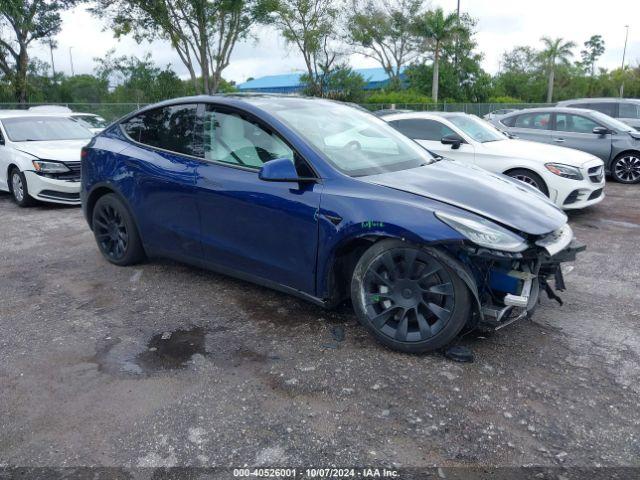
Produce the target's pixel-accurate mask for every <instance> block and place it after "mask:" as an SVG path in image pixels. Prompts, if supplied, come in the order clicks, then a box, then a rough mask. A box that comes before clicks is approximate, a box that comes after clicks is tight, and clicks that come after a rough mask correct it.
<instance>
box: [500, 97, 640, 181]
mask: <svg viewBox="0 0 640 480" xmlns="http://www.w3.org/2000/svg"><path fill="white" fill-rule="evenodd" d="M493 123H494V124H495V125H496V126H497V127H498V128H500V129H501V130H504V131H506V132H508V133H511V134H513V135H516V136H518V137H519V138H523V139H526V140H533V141H535V142H543V143H550V144H552V145H559V146H563V147H569V148H575V149H577V150H582V151H585V152H588V153H591V154H592V155H595V156H596V157H599V158H601V159H602V160H603V161H604V165H605V170H606V172H607V173H608V174H610V175H611V176H612V177H613V179H614V180H616V181H618V182H620V183H638V182H640V132H638V131H636V130H634V129H633V128H632V127H630V126H629V125H627V124H625V123H622V122H620V121H619V120H616V119H615V118H611V117H609V116H608V115H605V114H603V113H600V112H596V111H594V110H585V109H581V108H561V107H548V108H530V109H525V110H518V111H517V112H513V113H510V114H508V115H505V116H503V117H501V118H499V119H496V120H494V121H493Z"/></svg>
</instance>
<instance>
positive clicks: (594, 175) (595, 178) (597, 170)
mask: <svg viewBox="0 0 640 480" xmlns="http://www.w3.org/2000/svg"><path fill="white" fill-rule="evenodd" d="M588 173H589V180H591V181H592V182H593V183H600V182H601V181H602V177H603V175H604V171H603V168H602V165H598V166H597V167H591V168H590V169H589V170H588Z"/></svg>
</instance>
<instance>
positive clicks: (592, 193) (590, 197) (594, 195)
mask: <svg viewBox="0 0 640 480" xmlns="http://www.w3.org/2000/svg"><path fill="white" fill-rule="evenodd" d="M602 190H603V189H602V188H599V189H597V190H594V191H593V192H591V195H589V200H593V199H594V198H598V197H599V196H600V195H602Z"/></svg>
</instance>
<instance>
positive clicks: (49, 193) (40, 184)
mask: <svg viewBox="0 0 640 480" xmlns="http://www.w3.org/2000/svg"><path fill="white" fill-rule="evenodd" d="M23 173H24V176H25V178H26V180H27V189H28V190H29V195H31V196H32V197H33V198H35V199H37V200H41V201H43V202H51V203H63V204H65V205H80V182H79V181H77V180H58V179H55V178H47V177H44V176H42V175H38V174H37V173H36V172H33V171H25V172H23Z"/></svg>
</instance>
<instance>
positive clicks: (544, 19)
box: [32, 0, 640, 83]
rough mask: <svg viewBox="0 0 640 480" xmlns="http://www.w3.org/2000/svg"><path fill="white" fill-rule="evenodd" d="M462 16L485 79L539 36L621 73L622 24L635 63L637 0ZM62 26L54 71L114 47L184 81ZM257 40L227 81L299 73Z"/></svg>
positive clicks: (536, 5) (548, 4)
mask: <svg viewBox="0 0 640 480" xmlns="http://www.w3.org/2000/svg"><path fill="white" fill-rule="evenodd" d="M431 5H432V6H438V5H439V6H442V7H443V8H444V9H445V11H451V10H453V9H455V8H456V0H437V1H433V2H432V3H431ZM461 10H462V11H466V12H468V13H470V14H471V15H472V16H473V17H475V18H477V19H478V26H477V30H478V34H477V41H478V44H479V49H480V51H481V52H483V54H484V60H483V66H484V68H485V69H486V70H488V71H489V72H491V73H495V72H496V71H497V70H498V68H499V61H500V56H501V55H502V53H503V52H504V51H506V50H509V49H511V48H512V47H514V46H516V45H532V46H534V47H539V46H540V42H539V39H540V37H542V36H544V35H547V36H550V37H563V38H564V39H567V40H573V41H574V42H576V43H577V44H578V45H579V47H582V43H583V42H584V41H585V40H587V39H588V38H589V37H590V36H591V35H595V34H600V35H602V36H603V38H604V40H605V45H606V53H605V54H604V56H603V57H602V58H601V59H600V61H599V65H600V66H602V67H606V68H609V69H611V68H616V67H619V66H620V64H621V61H622V50H623V46H624V32H625V28H624V26H625V25H626V24H629V43H628V45H627V57H626V58H627V63H628V62H631V64H633V65H637V64H638V63H639V62H640V1H639V0H607V1H606V2H602V1H596V0H537V1H536V2H531V1H523V0H490V1H487V0H461ZM63 20H64V23H63V26H62V31H61V32H60V34H59V35H58V36H57V41H58V49H57V50H54V62H55V66H56V70H63V71H64V72H65V73H67V74H70V73H71V62H70V56H69V49H70V48H71V53H72V55H73V66H74V71H75V73H76V74H79V73H92V72H93V68H94V66H95V62H94V61H93V59H94V58H95V57H103V56H104V55H105V53H106V52H107V51H108V50H109V49H110V48H115V49H116V53H117V54H118V55H132V54H135V55H137V56H142V55H144V54H145V53H147V52H150V53H151V55H152V57H153V59H154V61H155V62H156V63H157V64H158V65H160V66H165V65H168V64H170V65H171V66H172V67H173V69H174V70H175V71H176V72H177V73H178V74H179V75H180V76H183V77H186V76H187V71H186V69H185V68H184V66H183V65H182V63H181V62H180V60H179V58H178V56H177V55H176V54H175V53H174V52H173V51H172V50H171V48H170V47H169V46H168V45H167V44H163V43H161V42H156V43H154V44H148V43H147V44H142V45H138V44H136V42H135V41H134V40H133V39H131V38H125V39H121V40H116V39H114V38H113V35H112V34H111V33H110V32H109V31H103V29H104V24H103V23H102V22H101V21H100V20H99V19H97V18H95V17H93V16H91V15H89V13H87V12H86V11H85V8H83V7H79V8H76V9H73V10H70V11H68V12H65V13H64V14H63ZM634 21H635V24H634ZM256 36H257V37H258V38H257V39H256V40H249V41H246V42H243V43H242V44H239V45H237V46H236V49H235V50H234V54H233V56H232V60H231V65H230V66H229V67H228V68H227V69H226V70H225V72H224V77H225V78H227V79H229V80H235V81H236V82H238V83H241V82H243V81H245V80H246V79H247V78H248V77H259V76H262V75H270V74H276V73H288V72H292V71H294V70H301V69H303V68H304V64H303V62H302V60H301V58H300V56H299V55H298V54H297V53H296V51H295V50H293V49H291V48H289V47H288V46H287V45H286V44H285V43H284V41H282V39H280V37H279V35H278V34H277V33H276V32H273V31H271V30H270V29H267V28H261V29H259V30H258V31H256ZM579 51H580V48H576V49H575V54H576V55H579ZM32 54H33V55H35V56H37V57H39V58H41V59H42V60H45V61H47V62H49V63H51V61H50V54H49V50H48V48H45V47H44V46H42V45H37V46H36V47H35V48H34V49H33V53H32ZM350 60H351V65H352V66H353V67H356V68H358V67H370V66H378V65H377V64H376V63H375V62H372V61H371V60H370V59H366V58H362V57H358V56H353V57H351V59H350Z"/></svg>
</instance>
